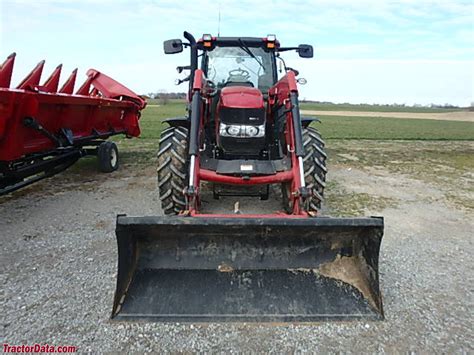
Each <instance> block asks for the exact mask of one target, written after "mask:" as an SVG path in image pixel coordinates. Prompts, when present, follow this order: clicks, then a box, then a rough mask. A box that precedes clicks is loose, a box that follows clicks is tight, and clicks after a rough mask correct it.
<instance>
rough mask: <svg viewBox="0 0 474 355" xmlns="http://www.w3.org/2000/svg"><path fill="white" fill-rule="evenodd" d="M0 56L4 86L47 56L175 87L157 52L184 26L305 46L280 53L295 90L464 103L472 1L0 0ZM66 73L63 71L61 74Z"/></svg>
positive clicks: (170, 63)
mask: <svg viewBox="0 0 474 355" xmlns="http://www.w3.org/2000/svg"><path fill="white" fill-rule="evenodd" d="M0 3H1V5H0V24H1V26H0V30H1V32H0V54H1V57H2V58H0V61H2V60H3V58H5V57H6V56H7V55H8V54H10V53H11V52H16V53H17V62H16V66H15V73H14V74H15V75H14V84H17V83H18V82H19V81H20V80H21V78H22V77H23V76H25V75H26V74H27V73H28V72H29V71H30V70H31V69H32V67H34V65H35V64H36V63H37V62H38V61H40V60H41V59H46V64H47V65H46V68H45V74H44V77H46V76H47V75H49V73H50V72H51V71H52V70H53V68H54V67H55V66H56V65H58V64H59V63H63V64H64V69H65V74H66V73H67V74H68V72H69V71H71V70H72V69H74V68H75V67H79V70H80V75H79V78H80V79H81V80H82V79H84V78H85V72H86V70H87V69H89V68H91V67H92V68H95V69H98V70H99V71H103V72H104V73H106V74H109V75H110V76H112V77H113V78H115V79H117V80H119V81H121V82H122V83H124V84H126V85H127V86H129V87H130V88H131V89H132V90H134V91H136V92H138V93H140V94H144V93H148V92H156V91H158V90H167V91H169V92H171V91H185V87H184V86H178V87H177V86H175V85H174V79H175V78H177V77H179V75H178V74H177V73H176V71H175V67H176V65H184V64H187V62H188V58H189V54H188V53H187V52H185V53H182V54H178V55H173V56H171V55H168V56H165V55H164V54H163V50H162V48H163V46H162V42H163V40H165V39H169V38H179V37H181V36H182V32H183V30H188V31H190V32H192V33H194V34H195V35H196V37H200V36H201V35H202V34H203V33H211V34H213V35H216V34H217V29H218V9H219V7H220V9H221V25H220V33H221V35H223V36H257V37H261V36H265V35H267V34H270V33H272V34H273V33H274V34H276V35H277V38H278V39H279V40H280V42H281V43H282V44H283V45H297V44H299V43H308V44H312V45H313V46H314V49H315V57H314V58H313V59H300V58H298V57H297V56H296V55H294V54H286V53H285V58H287V64H288V65H289V66H291V67H295V68H297V69H299V70H300V76H301V77H305V78H306V79H307V80H308V84H307V85H305V86H301V88H300V89H301V94H300V95H301V97H302V98H306V99H312V100H321V101H325V100H327V101H334V102H352V103H394V102H397V103H407V104H413V103H421V104H429V103H432V102H433V103H440V104H444V103H452V104H457V105H469V104H470V103H471V102H472V101H474V93H473V92H474V82H473V80H474V27H473V26H474V5H473V3H474V1H462V0H459V1H455V0H452V1H448V0H444V1H423V0H421V1H410V0H404V1H382V0H378V1H376V0H374V1H368V0H367V1H357V0H353V1H334V0H333V1H301V0H297V1H291V0H286V1H257V0H254V1H246V0H240V1H224V0H221V1H218V0H214V1H197V0H195V1H176V0H175V1H166V0H165V1H158V0H157V1H152V0H143V1H139V0H137V1H134V2H132V1H87V0H82V1H44V0H36V1H34V0H29V1H27V0H23V1H13V0H0ZM65 78H66V75H64V76H63V80H64V79H65Z"/></svg>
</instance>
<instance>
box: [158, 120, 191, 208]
mask: <svg viewBox="0 0 474 355" xmlns="http://www.w3.org/2000/svg"><path fill="white" fill-rule="evenodd" d="M187 151H188V130H187V129H186V128H184V127H170V128H167V129H166V130H164V131H163V132H162V133H161V138H160V148H159V151H158V168H157V173H158V190H159V194H160V203H161V208H162V209H163V212H164V214H165V215H174V214H178V213H179V212H181V211H183V210H184V209H185V208H186V201H185V199H184V193H183V191H184V188H185V187H186V185H187V182H188V162H187V159H186V155H187Z"/></svg>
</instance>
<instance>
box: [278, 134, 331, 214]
mask: <svg viewBox="0 0 474 355" xmlns="http://www.w3.org/2000/svg"><path fill="white" fill-rule="evenodd" d="M303 146H304V150H305V156H304V158H303V168H304V179H305V184H306V187H307V188H309V189H311V196H310V197H309V198H308V200H307V201H306V202H307V203H306V206H304V210H305V211H307V212H319V211H320V210H321V204H322V202H323V195H324V188H325V187H326V173H327V168H326V159H327V155H326V152H325V150H324V141H323V140H322V138H321V134H320V133H319V131H318V130H316V129H315V128H312V127H307V128H303ZM281 189H282V197H283V207H284V209H285V212H287V213H292V212H293V199H292V198H291V196H290V193H291V186H290V184H289V183H284V184H282V186H281Z"/></svg>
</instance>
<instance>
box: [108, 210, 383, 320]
mask: <svg viewBox="0 0 474 355" xmlns="http://www.w3.org/2000/svg"><path fill="white" fill-rule="evenodd" d="M116 235H117V242H118V255H119V260H118V275H117V277H118V279H117V289H116V293H115V300H114V306H113V311H112V319H115V320H121V321H124V320H125V321H128V320H146V321H192V322H222V321H238V322H240V321H245V322H248V321H257V322H313V321H321V320H346V319H354V318H355V319H372V320H376V319H383V309H382V297H381V294H380V290H379V274H378V257H379V250H380V243H381V240H382V235H383V218H381V217H371V218H330V217H318V218H303V217H302V218H256V217H255V218H254V217H237V218H232V217H179V216H176V217H127V216H123V215H122V216H118V217H117V229H116Z"/></svg>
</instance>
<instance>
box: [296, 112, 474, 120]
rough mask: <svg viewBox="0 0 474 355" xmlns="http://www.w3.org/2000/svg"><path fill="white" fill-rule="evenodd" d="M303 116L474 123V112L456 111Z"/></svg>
mask: <svg viewBox="0 0 474 355" xmlns="http://www.w3.org/2000/svg"><path fill="white" fill-rule="evenodd" d="M301 114H303V115H318V116H348V117H392V118H407V119H410V118H411V119H422V120H438V121H440V120H441V121H464V122H474V112H470V111H456V112H442V113H421V112H370V111H367V112H364V111H316V110H302V111H301Z"/></svg>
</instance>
